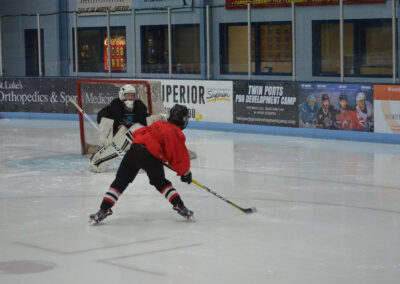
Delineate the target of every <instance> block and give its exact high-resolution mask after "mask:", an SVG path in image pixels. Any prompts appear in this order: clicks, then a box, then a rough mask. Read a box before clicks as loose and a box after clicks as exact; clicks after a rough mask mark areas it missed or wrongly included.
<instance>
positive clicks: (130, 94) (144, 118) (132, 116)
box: [89, 84, 165, 173]
mask: <svg viewBox="0 0 400 284" xmlns="http://www.w3.org/2000/svg"><path fill="white" fill-rule="evenodd" d="M160 119H164V120H165V117H164V116H162V115H160V114H158V115H151V116H150V115H149V113H148V109H147V107H146V105H145V104H144V103H143V102H142V101H141V100H140V98H139V96H138V92H137V90H136V87H135V86H132V85H129V84H127V85H123V86H122V87H121V88H120V90H119V96H118V98H115V99H114V100H112V101H111V103H110V104H109V105H107V106H106V107H104V108H103V109H101V110H100V111H99V113H98V114H97V123H98V124H99V129H100V141H101V143H102V146H101V147H100V148H99V150H98V151H97V152H96V153H94V154H93V155H92V157H91V158H90V160H89V162H90V170H91V171H93V172H96V173H102V172H105V171H106V170H107V169H108V167H109V166H110V165H111V164H112V163H114V162H115V160H116V159H117V158H118V154H117V153H116V152H115V148H114V147H112V146H111V144H112V143H114V144H115V145H116V146H117V147H118V148H119V149H121V150H122V151H124V152H126V151H128V150H129V148H130V146H131V141H132V137H131V133H132V132H133V131H135V130H137V129H139V128H141V127H143V126H147V125H150V124H152V123H153V122H155V121H157V120H160Z"/></svg>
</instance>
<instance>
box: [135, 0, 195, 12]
mask: <svg viewBox="0 0 400 284" xmlns="http://www.w3.org/2000/svg"><path fill="white" fill-rule="evenodd" d="M132 3H133V6H132V8H134V9H137V10H138V12H139V13H143V12H151V13H154V12H157V10H161V9H163V10H166V9H167V8H168V7H171V9H174V12H179V11H189V10H191V9H192V6H193V0H135V1H132Z"/></svg>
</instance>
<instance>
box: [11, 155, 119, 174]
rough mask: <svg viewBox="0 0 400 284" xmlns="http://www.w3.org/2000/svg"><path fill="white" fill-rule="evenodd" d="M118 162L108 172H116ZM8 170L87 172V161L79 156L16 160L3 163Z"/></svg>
mask: <svg viewBox="0 0 400 284" xmlns="http://www.w3.org/2000/svg"><path fill="white" fill-rule="evenodd" d="M119 163H120V161H116V162H115V163H114V164H112V165H111V166H110V168H109V171H116V169H117V168H118V165H119ZM5 165H6V166H7V167H10V168H21V169H25V170H30V171H71V172H77V171H78V172H80V171H89V159H88V158H87V157H84V156H81V155H79V154H66V155H54V156H44V157H43V156H42V157H35V158H27V159H17V160H11V161H7V162H6V163H5Z"/></svg>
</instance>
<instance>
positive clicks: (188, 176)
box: [181, 171, 192, 184]
mask: <svg viewBox="0 0 400 284" xmlns="http://www.w3.org/2000/svg"><path fill="white" fill-rule="evenodd" d="M181 181H182V182H186V183H187V184H191V183H192V172H191V171H188V172H187V173H186V174H184V175H182V176H181Z"/></svg>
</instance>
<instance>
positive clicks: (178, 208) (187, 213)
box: [173, 205, 194, 221]
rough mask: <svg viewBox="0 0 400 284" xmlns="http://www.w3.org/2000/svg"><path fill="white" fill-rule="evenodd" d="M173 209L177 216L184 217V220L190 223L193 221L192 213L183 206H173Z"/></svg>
mask: <svg viewBox="0 0 400 284" xmlns="http://www.w3.org/2000/svg"><path fill="white" fill-rule="evenodd" d="M173 209H174V210H175V211H176V212H178V214H179V215H181V216H183V217H185V218H186V219H188V220H190V221H194V217H193V211H191V210H189V209H187V208H186V206H185V205H182V206H178V205H175V206H174V207H173Z"/></svg>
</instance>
